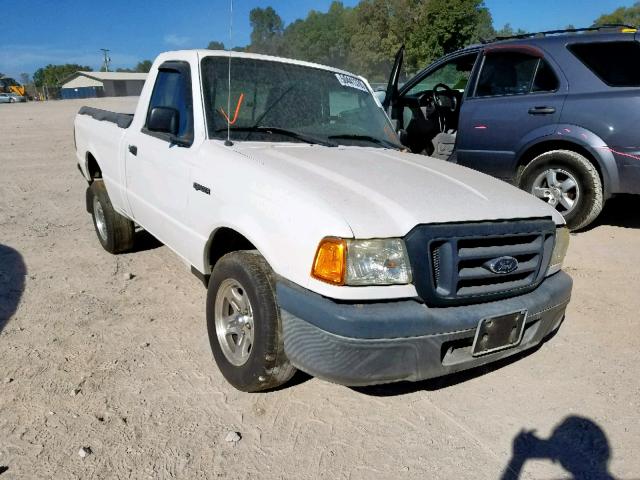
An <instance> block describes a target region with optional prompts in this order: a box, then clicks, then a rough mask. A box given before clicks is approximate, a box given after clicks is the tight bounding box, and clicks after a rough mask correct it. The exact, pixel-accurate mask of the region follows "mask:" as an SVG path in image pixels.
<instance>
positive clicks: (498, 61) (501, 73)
mask: <svg viewBox="0 0 640 480" xmlns="http://www.w3.org/2000/svg"><path fill="white" fill-rule="evenodd" d="M558 86H559V81H558V78H557V77H556V75H555V73H554V72H553V70H552V69H551V67H550V66H549V64H548V63H547V62H545V61H544V60H543V59H541V58H538V57H534V56H532V55H527V54H526V53H521V52H499V53H487V54H486V56H485V59H484V63H483V65H482V71H481V72H480V77H479V79H478V85H477V86H476V92H475V96H476V97H492V96H499V95H524V94H527V93H531V92H537V93H539V92H553V91H556V90H557V89H558Z"/></svg>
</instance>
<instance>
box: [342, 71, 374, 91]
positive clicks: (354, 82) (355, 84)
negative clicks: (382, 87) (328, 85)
mask: <svg viewBox="0 0 640 480" xmlns="http://www.w3.org/2000/svg"><path fill="white" fill-rule="evenodd" d="M336 78H337V79H338V81H339V82H340V85H342V86H343V87H351V88H356V89H358V90H362V91H363V92H368V91H369V90H367V86H366V85H365V84H364V82H363V81H362V80H360V79H359V78H356V77H352V76H350V75H343V74H342V73H336Z"/></svg>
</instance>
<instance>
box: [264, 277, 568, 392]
mask: <svg viewBox="0 0 640 480" xmlns="http://www.w3.org/2000/svg"><path fill="white" fill-rule="evenodd" d="M571 287H572V280H571V277H569V275H567V274H566V273H564V272H559V273H557V274H555V275H552V276H551V277H549V278H547V279H545V280H544V281H543V282H542V283H541V284H540V285H539V286H538V288H536V289H535V290H534V291H532V292H530V293H527V294H525V295H520V296H518V297H512V298H507V299H503V300H498V301H493V302H488V303H481V304H476V305H465V306H456V307H446V308H429V307H427V306H426V305H424V304H423V303H421V302H418V301H416V300H402V301H388V302H374V303H361V304H357V303H345V302H335V301H333V300H331V299H328V298H325V297H322V296H320V295H318V294H315V293H313V292H310V291H309V290H305V289H303V288H301V287H299V286H297V285H295V284H292V283H290V282H288V281H286V280H280V281H278V284H277V294H278V302H279V305H280V308H281V312H282V331H283V336H284V348H285V352H286V354H287V356H288V357H289V360H290V361H291V362H292V364H293V365H295V366H296V367H297V368H299V369H300V370H302V371H304V372H307V373H309V374H311V375H313V376H315V377H318V378H322V379H325V380H329V381H331V382H335V383H339V384H343V385H351V386H359V385H372V384H378V383H388V382H395V381H401V380H408V381H418V380H424V379H427V378H434V377H439V376H442V375H447V374H450V373H454V372H458V371H461V370H466V369H468V368H473V367H478V366H480V365H485V364H488V363H491V362H495V361H496V360H499V359H502V358H505V357H508V356H511V355H514V354H516V353H518V352H522V351H524V350H527V349H529V348H532V347H535V346H536V345H539V344H540V343H542V342H543V341H544V340H545V338H547V337H548V336H549V335H550V334H551V333H553V332H554V331H555V330H557V329H558V327H559V326H560V324H561V323H562V320H563V319H564V314H565V310H566V307H567V304H568V302H569V299H570V296H571ZM520 310H527V312H528V315H527V319H526V324H525V327H524V333H523V336H522V340H521V342H520V343H519V344H518V345H517V346H515V347H511V348H508V349H505V350H501V351H498V352H494V353H489V354H486V355H483V356H477V357H474V356H473V355H472V354H471V347H472V344H473V340H474V336H475V332H476V328H477V326H478V323H479V322H480V320H482V319H483V318H489V317H495V316H499V315H503V314H507V313H511V312H516V311H520Z"/></svg>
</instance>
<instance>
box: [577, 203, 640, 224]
mask: <svg viewBox="0 0 640 480" xmlns="http://www.w3.org/2000/svg"><path fill="white" fill-rule="evenodd" d="M639 211H640V195H618V196H616V197H613V198H611V199H609V200H607V202H606V203H605V205H604V209H603V210H602V213H601V214H600V216H599V217H598V218H596V220H595V222H593V223H592V224H591V225H589V226H588V227H587V228H585V229H584V230H581V231H584V232H586V231H589V230H592V229H594V228H596V227H599V226H602V225H609V226H612V227H622V228H640V215H638V212H639Z"/></svg>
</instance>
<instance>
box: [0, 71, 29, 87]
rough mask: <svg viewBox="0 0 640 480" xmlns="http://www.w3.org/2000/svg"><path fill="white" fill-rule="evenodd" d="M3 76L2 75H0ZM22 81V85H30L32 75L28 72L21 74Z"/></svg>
mask: <svg viewBox="0 0 640 480" xmlns="http://www.w3.org/2000/svg"><path fill="white" fill-rule="evenodd" d="M0 76H2V75H0ZM20 83H21V84H22V85H29V84H30V83H31V76H30V75H29V74H28V73H21V74H20Z"/></svg>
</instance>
